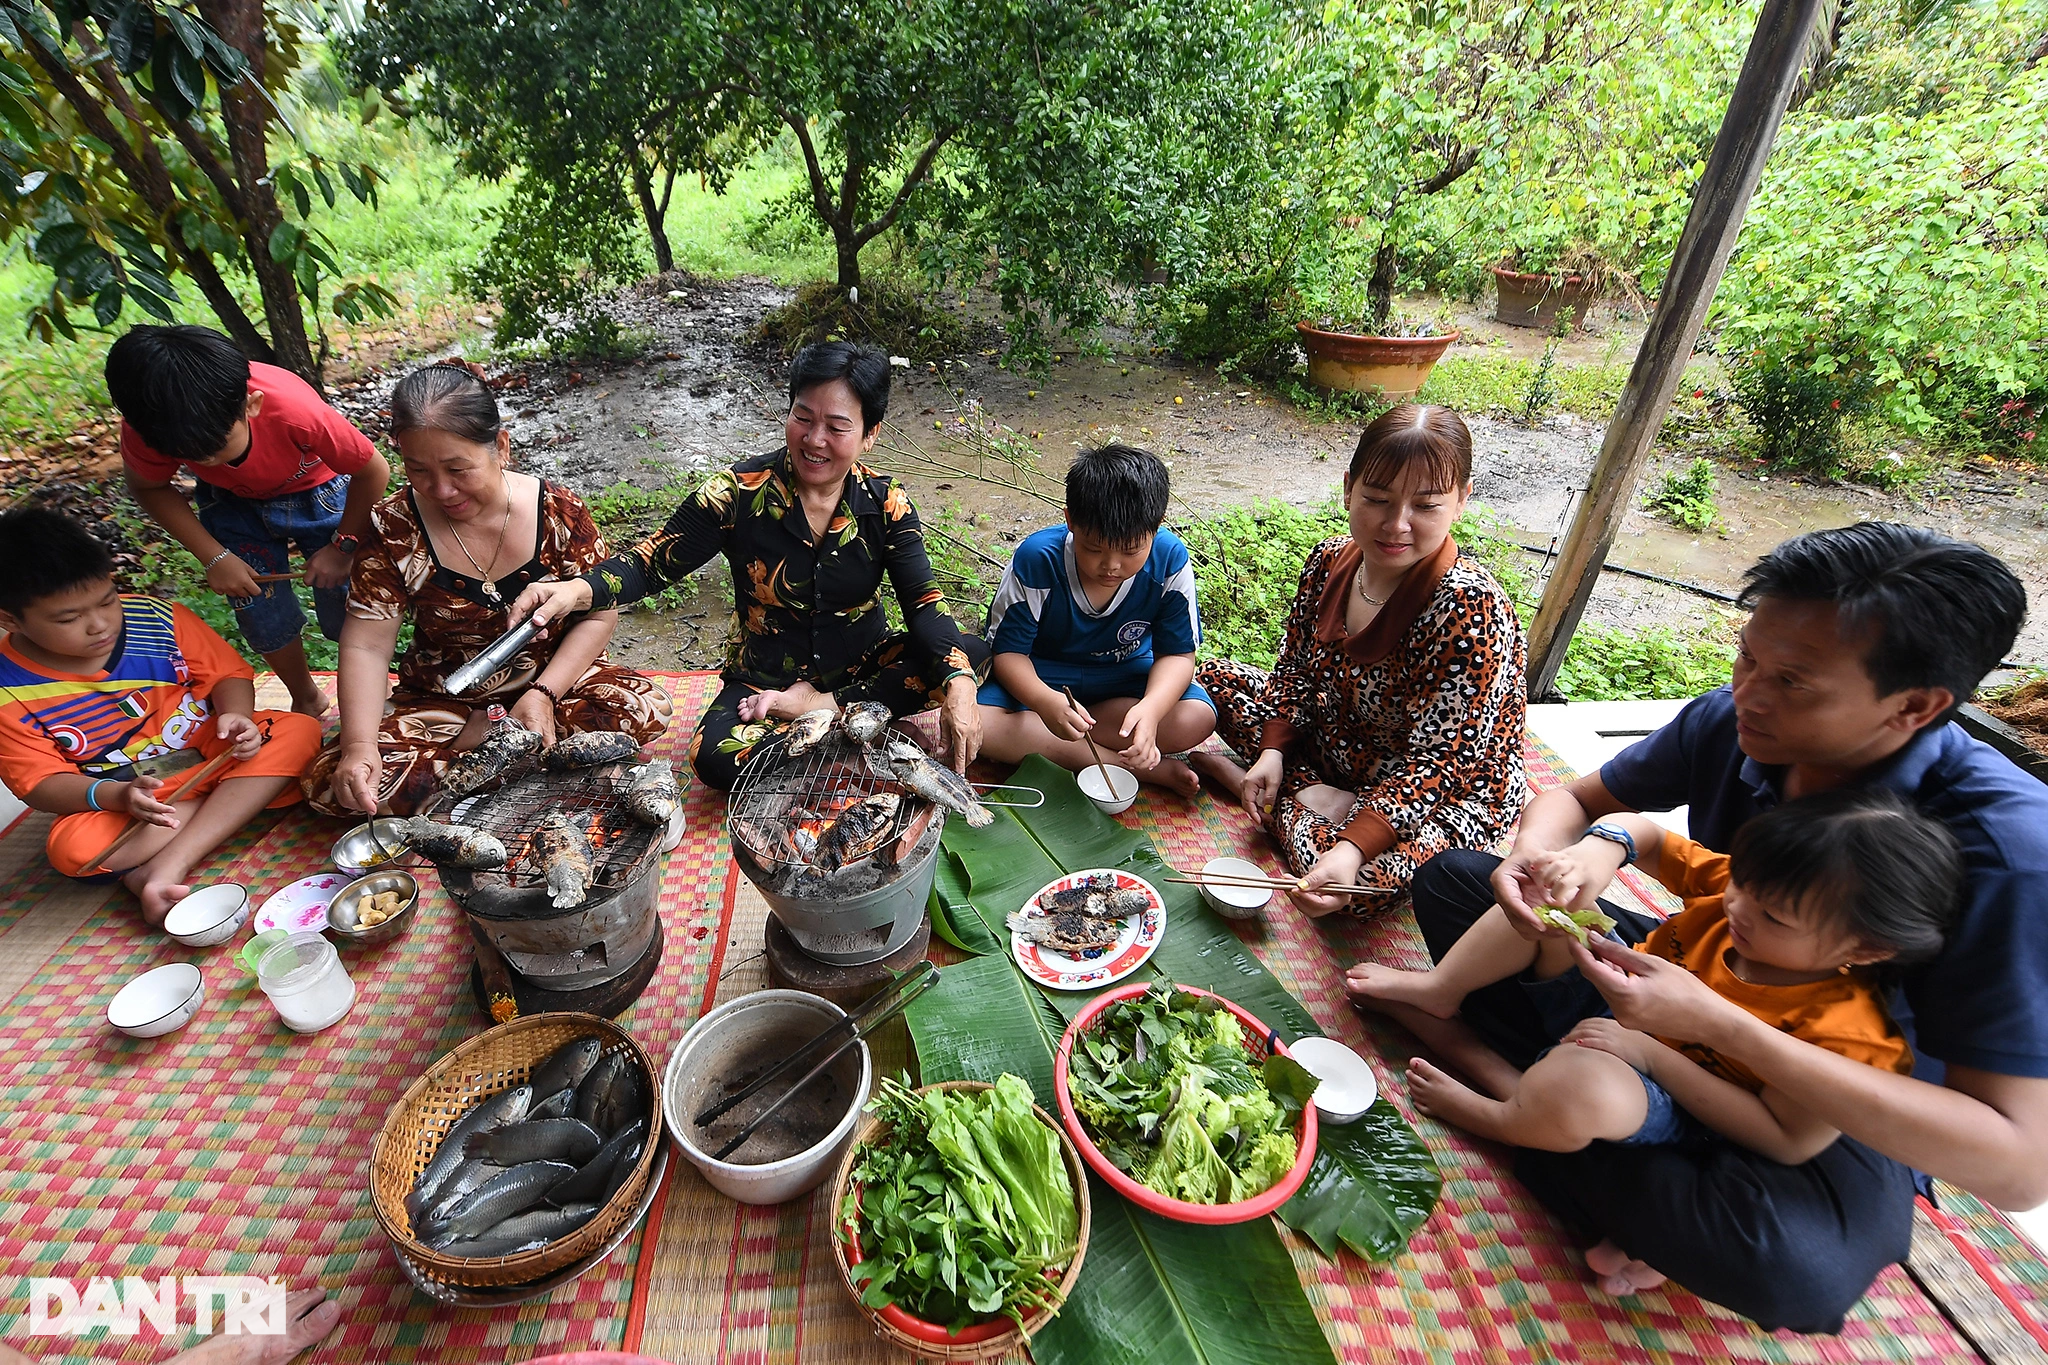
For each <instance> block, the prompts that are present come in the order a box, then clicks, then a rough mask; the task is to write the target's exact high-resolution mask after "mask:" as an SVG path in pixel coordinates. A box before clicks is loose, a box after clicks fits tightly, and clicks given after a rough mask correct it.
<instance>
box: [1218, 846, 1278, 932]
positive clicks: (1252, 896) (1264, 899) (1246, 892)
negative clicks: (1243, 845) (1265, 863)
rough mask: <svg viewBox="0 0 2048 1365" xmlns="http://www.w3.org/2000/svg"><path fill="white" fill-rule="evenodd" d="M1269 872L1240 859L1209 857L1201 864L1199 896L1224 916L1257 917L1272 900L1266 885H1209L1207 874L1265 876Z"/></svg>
mask: <svg viewBox="0 0 2048 1365" xmlns="http://www.w3.org/2000/svg"><path fill="white" fill-rule="evenodd" d="M1270 875H1271V874H1270V873H1268V872H1267V871H1266V869H1264V868H1263V867H1260V866H1259V865H1258V864H1257V863H1254V862H1251V861H1249V860H1247V859H1244V858H1211V859H1210V860H1209V861H1208V862H1206V863H1203V864H1202V888H1201V889H1202V899H1203V900H1205V901H1207V902H1209V908H1210V909H1211V910H1214V911H1215V912H1216V913H1217V914H1219V915H1221V916H1223V918H1225V919H1257V918H1258V917H1259V911H1261V910H1263V909H1265V908H1266V906H1267V905H1268V904H1269V903H1270V902H1271V901H1272V899H1273V889H1272V888H1271V887H1269V886H1211V885H1209V881H1208V879H1209V878H1211V877H1265V876H1270Z"/></svg>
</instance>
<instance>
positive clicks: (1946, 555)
mask: <svg viewBox="0 0 2048 1365" xmlns="http://www.w3.org/2000/svg"><path fill="white" fill-rule="evenodd" d="M1765 597H1776V598H1781V599H1788V600H1792V601H1804V602H1833V603H1834V604H1835V608H1836V617H1835V624H1836V630H1837V632H1838V633H1839V634H1840V635H1841V637H1842V638H1843V639H1844V640H1854V639H1856V638H1858V637H1860V636H1864V635H1868V636H1869V638H1870V645H1869V648H1868V650H1867V651H1866V652H1865V653H1864V656H1863V667H1864V671H1865V672H1867V673H1869V674H1870V680H1871V682H1872V683H1873V684H1875V685H1876V687H1877V694H1878V695H1879V696H1880V697H1889V696H1891V695H1892V694H1893V693H1896V692H1903V691H1904V690H1906V689H1907V688H1909V687H1946V688H1947V689H1948V690H1949V692H1950V693H1951V694H1952V695H1953V696H1954V697H1955V699H1956V702H1957V704H1958V705H1960V704H1961V703H1963V702H1966V701H1968V700H1969V699H1970V697H1971V695H1972V694H1973V693H1975V692H1976V690H1977V684H1978V683H1980V682H1982V681H1983V680H1984V675H1985V674H1986V673H1989V672H1990V671H1991V670H1992V669H1994V668H1996V667H1997V666H1998V663H1999V660H2001V659H2003V658H2004V657H2005V652H2006V651H2007V650H2008V649H2011V648H2012V642H2013V641H2014V640H2015V639H2016V638H2018V636H2019V633H2020V623H2021V622H2022V621H2024V620H2025V619H2026V615H2027V590H2026V589H2025V588H2024V587H2022V586H2021V585H2020V580H2019V578H2018V576H2017V575H2015V574H2014V573H2013V571H2012V570H2011V569H2009V568H2007V567H2006V565H2005V562H2004V561H2003V560H2001V559H2000V558H1999V557H1998V556H1997V555H1994V554H1992V553H1991V552H1990V551H1989V550H1987V549H1985V548H1984V547H1982V546H1981V545H1972V544H1971V543H1970V542H1969V541H1967V540H1955V539H1953V538H1951V537H1949V536H1944V535H1940V534H1938V533H1936V532H1933V531H1928V530H1923V529H1921V528H1920V527H1918V526H1904V525H1901V524H1899V523H1898V522H1891V521H1866V522H1862V523H1859V524H1858V525H1855V526H1843V527H1840V528H1838V529H1835V530H1831V531H1809V532H1807V533H1806V534H1805V535H1803V536H1794V537H1793V538H1792V539H1790V540H1788V541H1786V542H1785V543H1784V544H1783V545H1780V546H1779V547H1778V548H1777V549H1775V550H1773V551H1771V552H1770V553H1769V554H1767V555H1765V556H1764V557H1763V558H1762V559H1760V560H1758V561H1757V562H1756V564H1755V565H1753V566H1752V567H1751V568H1750V570H1749V572H1748V573H1746V574H1744V575H1743V586H1742V598H1741V600H1742V605H1744V606H1746V607H1753V606H1755V605H1756V603H1757V601H1758V599H1760V598H1765ZM1943 719H1947V717H1943ZM1937 723H1938V722H1937Z"/></svg>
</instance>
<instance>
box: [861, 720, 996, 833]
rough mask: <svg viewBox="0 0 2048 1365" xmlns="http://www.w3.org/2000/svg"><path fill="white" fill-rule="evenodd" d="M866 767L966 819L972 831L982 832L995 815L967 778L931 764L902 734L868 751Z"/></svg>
mask: <svg viewBox="0 0 2048 1365" xmlns="http://www.w3.org/2000/svg"><path fill="white" fill-rule="evenodd" d="M868 767H869V769H870V770H871V771H872V772H873V773H874V774H875V776H877V777H882V778H887V779H888V780H890V781H892V782H900V783H902V784H903V786H904V787H905V788H907V789H908V790H909V791H910V793H911V794H912V795H913V796H919V797H922V798H924V799H925V800H927V801H929V802H931V803H932V804H933V805H936V806H944V807H945V808H946V809H947V810H950V811H954V812H956V813H958V814H960V815H964V816H966V817H967V824H968V826H969V827H970V828H972V829H985V828H987V827H988V826H989V825H991V824H993V823H994V822H995V818H996V817H995V812H993V811H991V810H990V809H989V808H988V807H987V806H984V805H982V804H981V798H980V797H979V796H978V795H976V793H975V790H974V788H973V787H971V786H969V785H968V782H967V779H966V778H964V777H962V776H960V774H958V773H956V772H954V771H953V770H952V769H951V768H948V767H945V766H943V765H941V764H938V763H934V762H933V761H932V756H931V755H930V754H928V753H926V752H925V751H924V750H923V749H922V748H920V747H918V745H917V744H916V743H915V742H914V741H912V740H909V739H905V738H904V737H903V736H901V735H895V736H892V737H891V738H890V739H889V742H888V743H886V744H884V745H882V746H881V747H879V748H877V749H871V750H869V751H868Z"/></svg>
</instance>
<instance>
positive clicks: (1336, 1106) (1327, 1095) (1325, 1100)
mask: <svg viewBox="0 0 2048 1365" xmlns="http://www.w3.org/2000/svg"><path fill="white" fill-rule="evenodd" d="M1287 1050H1288V1052H1290V1053H1292V1054H1293V1056H1294V1060H1295V1061H1297V1062H1300V1063H1301V1064H1302V1066H1304V1067H1306V1068H1307V1069H1308V1073H1309V1074H1310V1075H1311V1076H1314V1077H1315V1078H1316V1079H1317V1080H1319V1081H1321V1082H1322V1084H1321V1085H1319V1086H1317V1087H1316V1093H1315V1106H1316V1113H1317V1114H1319V1115H1321V1116H1322V1117H1323V1118H1324V1119H1326V1120H1327V1121H1329V1122H1331V1123H1351V1122H1354V1121H1356V1120H1358V1119H1360V1118H1363V1117H1364V1116H1365V1111H1366V1110H1368V1109H1370V1108H1372V1105H1373V1101H1374V1100H1376V1099H1378V1098H1379V1091H1380V1085H1379V1081H1378V1079H1377V1078H1375V1077H1374V1076H1373V1074H1372V1067H1371V1065H1370V1064H1369V1063H1367V1061H1366V1060H1365V1058H1363V1057H1361V1056H1359V1055H1358V1054H1357V1053H1356V1052H1353V1051H1352V1050H1351V1049H1350V1048H1348V1047H1346V1046H1344V1044H1342V1043H1340V1042H1338V1041H1337V1040H1336V1039H1335V1038H1315V1037H1311V1038H1299V1039H1296V1040H1295V1041H1294V1042H1293V1043H1290V1044H1289V1045H1288V1047H1287Z"/></svg>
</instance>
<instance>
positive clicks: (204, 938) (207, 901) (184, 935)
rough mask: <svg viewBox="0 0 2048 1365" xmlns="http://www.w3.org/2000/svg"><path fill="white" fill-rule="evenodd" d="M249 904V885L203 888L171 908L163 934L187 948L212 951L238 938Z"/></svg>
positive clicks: (230, 883)
mask: <svg viewBox="0 0 2048 1365" xmlns="http://www.w3.org/2000/svg"><path fill="white" fill-rule="evenodd" d="M250 904H251V902H250V900H249V888H248V887H246V886H240V885H237V884H236V883H234V882H218V883H216V884H215V885H213V886H202V887H199V888H197V889H196V890H194V891H193V892H192V894H190V895H188V896H187V897H185V899H183V900H181V901H179V902H178V903H177V904H176V905H173V906H172V907H171V913H170V914H168V915H166V916H164V932H165V933H167V934H169V935H170V936H171V937H172V938H174V939H176V940H177V941H178V942H180V943H182V944H184V945H185V946H186V947H187V948H211V947H212V946H213V945H214V944H216V943H226V942H227V941H228V940H229V939H231V938H233V937H234V936H235V934H236V932H237V931H239V930H240V929H241V927H242V925H243V924H244V923H246V922H247V921H248V918H249V906H250Z"/></svg>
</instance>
